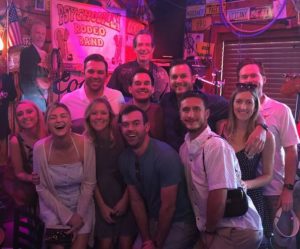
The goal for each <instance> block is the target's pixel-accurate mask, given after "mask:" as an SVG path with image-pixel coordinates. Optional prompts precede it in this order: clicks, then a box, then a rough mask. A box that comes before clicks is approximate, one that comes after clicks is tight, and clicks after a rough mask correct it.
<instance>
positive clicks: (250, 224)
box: [179, 92, 263, 249]
mask: <svg viewBox="0 0 300 249" xmlns="http://www.w3.org/2000/svg"><path fill="white" fill-rule="evenodd" d="M179 111H180V118H181V121H182V122H183V124H184V126H185V127H186V129H187V131H188V133H187V134H186V136H185V142H184V144H183V145H182V146H181V147H180V157H181V160H182V162H183V164H184V166H185V173H186V178H187V183H188V190H189V196H190V199H191V203H192V206H193V209H194V214H195V217H196V222H197V227H198V229H199V231H200V233H201V236H200V238H199V241H198V244H197V246H196V247H195V248H197V249H203V248H210V249H219V248H223V249H234V248H243V249H255V248H258V247H259V245H260V243H261V240H262V235H263V231H262V224H261V220H260V216H259V214H258V212H257V211H256V209H255V207H254V204H253V202H252V201H251V199H250V197H248V196H247V199H248V205H249V208H248V211H247V212H246V213H245V214H244V215H243V216H239V217H230V218H228V217H227V218H224V212H225V206H226V197H227V190H228V189H236V188H237V187H241V172H240V167H239V163H238V160H237V158H236V156H235V152H234V150H233V148H232V147H231V146H230V145H229V144H228V143H227V142H226V141H225V140H224V139H222V138H221V137H218V136H217V135H216V134H215V133H214V132H212V131H211V129H210V127H209V126H208V125H207V121H208V117H209V110H208V108H207V100H206V96H205V95H204V94H202V93H196V92H187V93H185V94H183V96H182V97H181V99H180V102H179ZM216 172H217V173H216Z"/></svg>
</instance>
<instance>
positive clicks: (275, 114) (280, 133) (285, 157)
mask: <svg viewBox="0 0 300 249" xmlns="http://www.w3.org/2000/svg"><path fill="white" fill-rule="evenodd" d="M237 75H238V79H239V82H240V83H242V84H249V83H251V84H255V85H257V90H258V96H259V98H260V104H261V107H260V113H261V114H262V116H263V117H264V119H265V122H266V124H267V125H268V129H269V130H270V131H271V132H272V133H273V135H274V137H275V144H276V148H275V159H274V175H273V179H272V181H271V182H270V183H269V184H268V185H267V186H266V187H265V188H264V193H263V194H264V196H265V219H264V220H265V221H264V230H265V234H266V236H269V235H270V233H271V232H272V231H273V228H272V225H273V220H274V218H275V213H276V211H277V209H278V208H279V207H282V209H283V210H284V211H289V210H291V209H292V207H293V188H294V182H295V175H296V168H297V166H296V164H297V144H298V143H299V138H298V134H297V130H296V124H295V120H294V118H293V115H292V112H291V109H290V108H289V107H288V106H287V105H285V104H283V103H280V102H278V101H276V100H274V99H271V98H269V97H268V96H267V95H266V94H265V93H264V92H263V87H264V85H265V84H266V76H265V73H264V68H263V65H262V63H261V62H259V61H256V60H254V59H244V60H243V61H241V62H240V63H239V65H238V67H237ZM275 248H278V247H275Z"/></svg>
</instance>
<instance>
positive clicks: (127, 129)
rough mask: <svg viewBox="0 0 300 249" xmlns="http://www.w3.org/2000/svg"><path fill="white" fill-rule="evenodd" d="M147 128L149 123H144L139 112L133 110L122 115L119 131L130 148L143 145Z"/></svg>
mask: <svg viewBox="0 0 300 249" xmlns="http://www.w3.org/2000/svg"><path fill="white" fill-rule="evenodd" d="M149 129H150V126H149V123H144V120H143V115H142V113H141V112H139V111H133V112H130V113H128V114H123V115H122V119H121V131H122V134H123V136H124V138H125V139H126V141H127V143H128V145H129V146H130V147H131V148H133V149H138V148H140V147H141V146H142V145H143V142H144V141H145V137H146V136H147V134H148V132H149Z"/></svg>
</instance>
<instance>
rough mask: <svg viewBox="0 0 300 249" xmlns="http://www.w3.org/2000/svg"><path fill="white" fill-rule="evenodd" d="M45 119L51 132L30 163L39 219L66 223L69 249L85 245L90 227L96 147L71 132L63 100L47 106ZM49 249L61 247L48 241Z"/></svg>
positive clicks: (81, 248) (51, 223)
mask: <svg viewBox="0 0 300 249" xmlns="http://www.w3.org/2000/svg"><path fill="white" fill-rule="evenodd" d="M46 121H47V124H48V130H49V134H50V136H48V137H46V138H45V139H43V140H40V141H39V142H38V143H37V144H36V145H35V147H34V150H33V165H34V169H35V171H36V172H37V173H38V174H39V175H40V184H39V185H37V186H36V189H37V192H38V195H39V201H40V215H41V219H42V220H43V221H44V222H45V225H46V234H47V228H53V227H57V225H61V226H64V227H65V226H66V227H67V228H68V227H69V230H68V232H67V233H68V234H73V242H72V247H71V248H72V249H77V248H78V249H84V248H86V247H87V244H88V238H89V235H90V233H91V231H92V223H93V217H94V212H93V210H94V209H93V208H94V204H93V201H92V196H93V190H94V187H95V184H96V179H95V150H94V147H93V144H92V143H91V142H90V141H89V140H88V139H87V138H86V137H84V136H81V135H77V134H75V133H72V132H71V115H70V111H69V109H68V108H67V107H66V106H65V105H64V104H62V103H54V104H52V105H51V106H49V107H48V109H47V112H46ZM51 248H52V249H54V248H55V249H60V248H64V247H63V246H62V245H59V242H58V243H57V244H55V245H51Z"/></svg>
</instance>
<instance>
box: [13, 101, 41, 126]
mask: <svg viewBox="0 0 300 249" xmlns="http://www.w3.org/2000/svg"><path fill="white" fill-rule="evenodd" d="M16 118H17V122H18V124H19V126H20V129H21V130H26V129H35V128H37V125H38V112H37V110H36V108H35V107H34V106H33V105H32V104H30V103H21V104H19V105H18V106H17V108H16Z"/></svg>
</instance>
